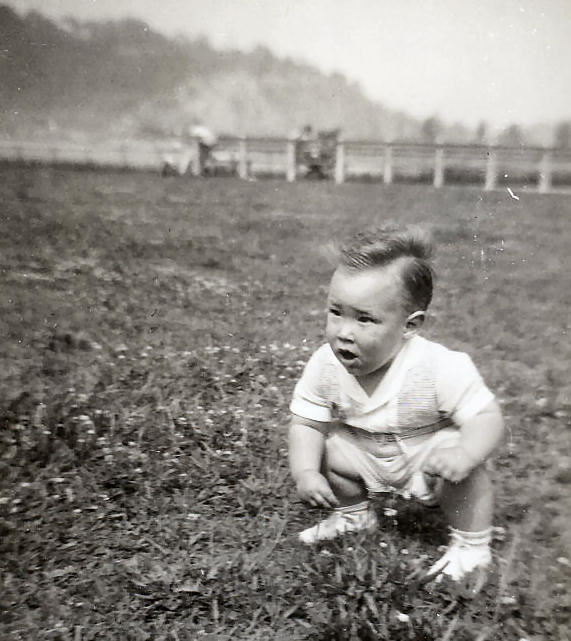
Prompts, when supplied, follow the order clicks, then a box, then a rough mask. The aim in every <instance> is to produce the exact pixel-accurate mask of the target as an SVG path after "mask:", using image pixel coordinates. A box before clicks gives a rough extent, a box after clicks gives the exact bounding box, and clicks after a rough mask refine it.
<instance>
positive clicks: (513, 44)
mask: <svg viewBox="0 0 571 641" xmlns="http://www.w3.org/2000/svg"><path fill="white" fill-rule="evenodd" d="M0 3H4V4H7V5H9V6H11V7H13V8H14V9H16V10H17V11H19V12H20V13H25V12H27V11H29V10H36V11H39V12H40V13H42V14H43V15H45V16H47V17H50V18H58V19H59V18H63V17H65V16H73V17H75V18H78V19H86V20H112V19H119V18H125V17H135V18H139V19H141V20H144V21H145V22H147V23H148V24H149V26H150V27H152V28H153V29H156V30H157V31H160V32H162V33H164V34H167V35H176V34H183V35H186V36H188V37H190V38H194V37H198V36H200V35H203V36H206V37H207V38H208V40H209V41H210V42H211V43H212V44H213V45H214V46H216V47H218V48H235V49H241V50H251V49H253V48H254V47H256V46H258V45H264V46H266V47H268V48H269V49H270V50H272V51H273V52H274V53H275V54H277V55H279V56H281V57H285V56H287V57H290V58H293V59H295V60H297V61H303V62H306V63H309V64H312V65H314V66H316V67H318V68H320V69H321V70H323V71H325V72H328V73H329V72H334V71H338V72H341V73H343V74H344V75H345V76H347V77H348V78H349V79H350V80H354V81H357V82H358V83H359V84H360V86H361V87H362V89H363V91H364V93H365V94H366V95H367V96H368V97H370V98H372V99H374V100H377V101H379V102H381V103H382V104H383V105H384V106H385V107H387V108H390V109H397V110H401V111H404V112H406V113H408V114H410V115H412V116H415V117H418V118H427V117H429V116H433V115H435V116H438V117H439V118H441V119H443V120H444V121H446V122H447V123H450V124H451V123H453V122H462V123H464V124H466V125H468V126H475V125H477V123H478V122H480V121H482V120H484V121H486V122H487V123H488V125H490V126H492V127H503V126H506V125H509V124H512V123H518V124H521V125H530V124H534V123H554V122H559V121H562V120H571V0H0Z"/></svg>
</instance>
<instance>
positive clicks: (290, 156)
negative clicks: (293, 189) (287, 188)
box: [286, 138, 297, 183]
mask: <svg viewBox="0 0 571 641" xmlns="http://www.w3.org/2000/svg"><path fill="white" fill-rule="evenodd" d="M295 142H296V141H295V139H293V138H290V139H289V140H288V141H287V147H286V179H287V181H288V183H292V182H294V181H295V178H296V173H297V171H296V166H295Z"/></svg>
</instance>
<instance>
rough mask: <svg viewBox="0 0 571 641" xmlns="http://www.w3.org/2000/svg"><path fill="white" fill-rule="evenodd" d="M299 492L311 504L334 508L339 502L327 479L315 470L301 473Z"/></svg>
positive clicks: (298, 483)
mask: <svg viewBox="0 0 571 641" xmlns="http://www.w3.org/2000/svg"><path fill="white" fill-rule="evenodd" d="M297 493H298V494H299V496H300V498H302V499H303V500H304V501H307V502H308V503H310V504H311V505H316V506H317V505H320V506H322V507H331V508H333V507H335V506H336V505H338V504H339V501H338V500H337V498H336V496H335V494H333V491H332V489H331V486H330V485H329V483H328V482H327V479H326V478H325V477H324V476H323V474H320V473H319V472H317V471H314V470H306V471H305V472H302V473H301V475H300V476H299V478H298V481H297Z"/></svg>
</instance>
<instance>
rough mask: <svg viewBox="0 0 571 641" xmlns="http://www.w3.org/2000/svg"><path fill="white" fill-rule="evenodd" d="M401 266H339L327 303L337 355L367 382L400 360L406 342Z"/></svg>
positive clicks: (329, 334)
mask: <svg viewBox="0 0 571 641" xmlns="http://www.w3.org/2000/svg"><path fill="white" fill-rule="evenodd" d="M399 269H401V267H400V266H399V265H398V264H391V265H387V266H386V267H376V268H372V269H366V270H364V271H358V272H354V271H349V270H347V269H346V268H344V267H339V268H338V269H337V270H336V271H335V273H334V274H333V278H332V279H331V284H330V287H329V297H328V300H327V304H328V311H327V326H326V335H327V340H328V341H329V344H330V345H331V348H332V349H333V352H334V353H335V356H336V357H337V358H338V359H339V361H340V362H341V364H342V365H343V366H344V367H345V368H346V369H347V371H348V372H349V373H351V374H353V376H355V377H356V378H357V379H358V380H359V381H360V382H361V383H364V382H366V381H367V377H368V376H370V375H375V374H377V373H378V372H379V371H380V370H381V369H382V368H383V367H385V366H387V365H388V364H389V363H390V362H391V361H392V359H393V358H394V357H395V356H396V354H397V353H398V351H399V350H400V348H401V347H402V345H403V342H404V340H405V338H404V333H405V328H406V322H407V317H408V314H407V313H406V311H405V309H404V305H403V291H402V283H401V279H400V277H399Z"/></svg>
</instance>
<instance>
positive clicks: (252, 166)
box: [0, 137, 571, 193]
mask: <svg viewBox="0 0 571 641" xmlns="http://www.w3.org/2000/svg"><path fill="white" fill-rule="evenodd" d="M298 145H299V143H298V142H297V141H295V140H288V139H284V138H238V137H224V138H220V139H219V140H218V142H217V144H216V145H215V147H214V148H213V149H212V150H211V152H210V154H209V155H207V156H205V154H204V153H200V142H199V141H198V140H190V141H187V142H186V143H185V144H183V143H181V142H180V141H171V142H166V143H146V142H139V143H137V142H129V143H118V144H105V145H103V144H98V145H87V144H72V143H58V144H50V143H30V142H14V141H9V142H2V141H0V160H3V161H20V162H36V163H46V164H73V165H93V166H99V167H115V168H133V169H145V170H153V171H169V170H170V171H173V172H175V173H178V174H181V175H182V174H186V173H189V174H191V175H196V176H198V175H203V174H204V173H209V174H218V175H224V174H226V175H236V176H239V177H240V178H243V179H252V178H260V177H263V176H274V177H283V178H284V179H286V180H288V181H290V182H291V181H295V180H297V179H299V178H302V177H304V175H305V174H306V173H307V167H306V166H304V164H303V163H302V162H300V158H299V153H298V152H299V147H298ZM331 166H332V170H331V171H330V172H329V173H328V174H324V175H325V177H328V178H331V179H332V180H335V182H337V183H343V182H345V181H356V180H361V181H364V180H366V181H370V182H380V183H384V184H391V183H393V182H422V183H426V184H429V185H432V186H434V187H435V188H441V187H443V186H445V185H447V184H458V185H468V184H471V185H481V186H482V187H483V188H484V189H485V190H488V191H489V190H493V189H496V188H500V187H509V186H512V187H513V186H516V187H525V188H526V189H527V188H530V189H533V190H537V191H538V192H540V193H547V192H551V191H554V190H558V191H559V190H563V191H565V190H566V191H570V192H571V150H560V149H547V148H539V147H522V148H514V147H497V146H490V147H488V146H479V145H459V144H438V145H428V144H413V143H398V142H392V143H386V142H371V141H350V140H347V141H338V142H337V145H336V148H335V153H334V158H333V159H332V163H331Z"/></svg>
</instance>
